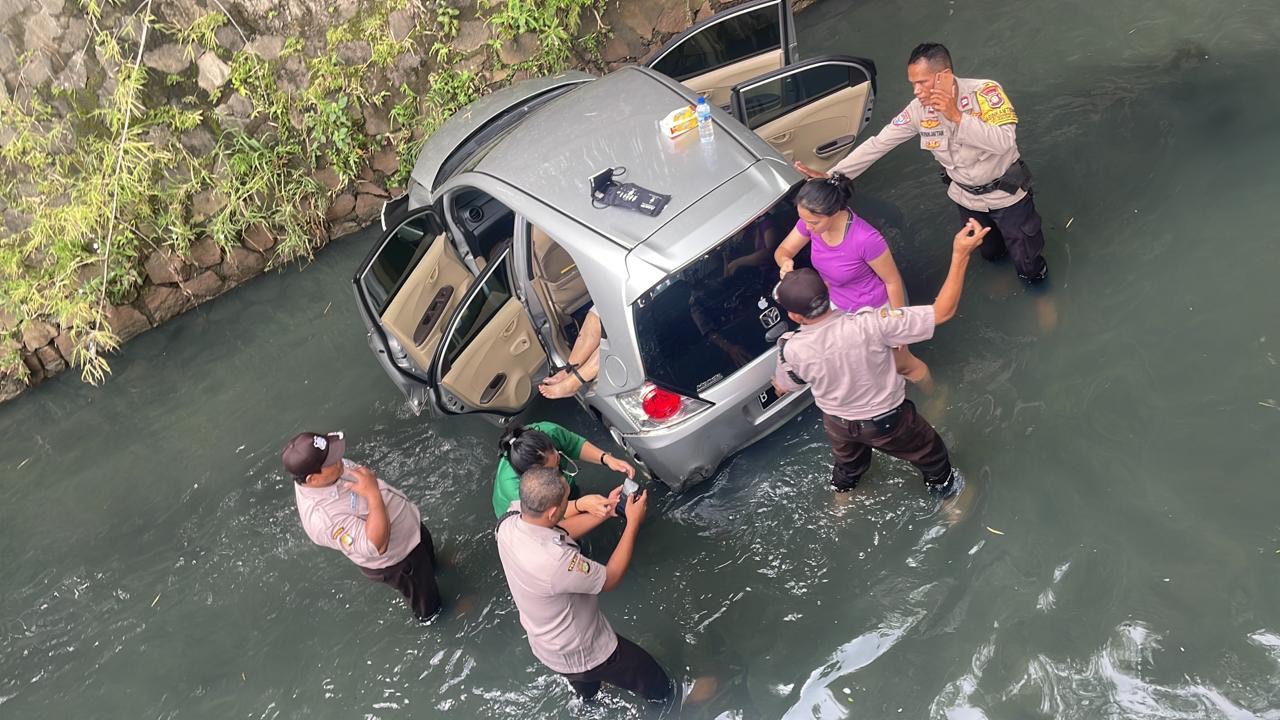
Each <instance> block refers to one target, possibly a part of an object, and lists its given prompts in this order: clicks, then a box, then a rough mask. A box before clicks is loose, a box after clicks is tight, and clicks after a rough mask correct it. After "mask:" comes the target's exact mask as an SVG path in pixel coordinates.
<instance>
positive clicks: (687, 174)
mask: <svg viewBox="0 0 1280 720" xmlns="http://www.w3.org/2000/svg"><path fill="white" fill-rule="evenodd" d="M688 104H690V99H689V96H688V94H687V91H684V92H682V91H681V89H680V86H679V85H678V84H676V83H674V82H673V81H670V80H667V79H666V78H663V77H662V76H661V75H659V74H657V73H655V72H653V71H651V70H646V69H644V68H640V67H635V66H632V67H625V68H621V69H619V70H617V71H615V72H613V73H610V74H609V75H606V76H605V77H603V78H600V79H598V80H595V81H592V82H590V83H586V84H584V85H582V86H581V87H578V88H575V89H574V90H573V91H572V92H569V93H567V94H565V95H564V96H562V97H560V98H557V99H555V100H553V101H551V102H549V103H547V105H545V106H543V107H541V108H539V109H537V110H536V111H534V112H533V113H532V114H531V115H530V116H529V117H528V118H527V119H526V120H525V121H524V122H522V123H520V124H519V125H518V126H516V127H515V128H513V129H512V130H511V131H510V132H509V133H507V134H506V135H505V136H503V137H502V138H500V139H499V140H497V141H496V142H495V143H494V144H493V145H492V146H491V147H490V148H489V149H488V150H487V151H486V152H485V154H484V156H483V157H482V158H481V159H480V160H479V162H478V164H476V165H475V168H474V169H475V171H476V172H481V173H486V174H490V175H493V176H495V177H501V178H502V179H503V180H505V181H507V182H509V183H510V184H511V185H513V186H515V187H517V188H520V189H522V190H524V191H525V192H526V193H528V194H529V195H536V196H537V197H538V198H539V199H541V200H542V201H544V202H547V203H549V204H551V205H552V206H554V207H556V208H558V209H560V210H561V211H562V212H564V213H565V214H566V215H569V216H570V217H573V218H575V219H577V220H578V221H579V222H581V223H583V224H584V225H586V226H587V227H590V228H591V229H593V230H595V231H596V232H597V233H599V234H600V235H602V236H604V237H606V238H608V239H610V240H612V241H613V242H616V243H618V244H620V245H623V246H626V247H635V246H636V245H639V244H640V243H642V242H644V241H645V240H647V239H648V238H649V237H650V236H651V235H653V234H654V233H655V232H657V231H658V230H659V229H660V228H661V227H662V226H663V225H665V224H666V223H667V222H669V221H670V220H671V219H672V218H673V217H676V216H678V215H679V214H680V213H682V212H683V211H684V210H686V209H687V208H689V207H691V206H692V205H694V204H695V203H697V202H698V201H699V200H700V199H701V198H702V197H704V196H705V195H707V194H708V193H709V192H711V191H712V190H714V189H715V188H717V187H719V186H720V185H722V184H723V183H725V182H726V181H728V180H729V179H730V178H732V177H733V176H734V175H737V174H738V173H740V172H742V171H743V170H745V169H746V168H747V167H748V166H750V165H751V164H752V163H754V162H755V161H756V160H758V159H759V157H760V156H759V155H758V154H757V152H756V150H758V146H756V147H755V148H752V147H748V146H747V145H745V144H744V143H743V142H742V141H741V140H740V139H739V138H738V137H737V136H736V135H735V134H733V133H729V132H727V131H726V132H723V133H721V135H723V137H721V136H717V137H716V142H714V143H702V142H700V141H699V139H698V134H697V133H694V132H689V133H685V134H684V135H682V136H680V137H678V138H675V139H674V140H673V139H669V138H667V137H665V136H664V135H663V134H662V131H661V129H660V128H659V127H658V120H659V119H660V118H662V117H663V116H665V115H666V114H667V113H668V112H670V111H672V110H676V109H678V108H680V107H682V106H685V105H688ZM712 112H713V117H714V118H715V119H716V120H717V121H718V122H717V125H718V126H719V127H718V128H717V129H721V128H723V127H724V125H725V122H726V121H728V120H730V119H731V118H730V117H729V115H728V114H726V113H724V112H723V111H721V110H719V109H718V108H716V109H714V110H713V111H712ZM707 145H710V147H707ZM533 147H539V148H547V149H548V150H547V152H544V153H534V152H529V148H533ZM617 167H623V168H626V174H625V175H622V176H621V177H619V178H618V181H619V182H631V183H635V184H637V185H640V186H643V187H645V188H648V189H650V190H653V191H654V192H658V193H663V194H666V195H670V196H671V201H670V202H669V203H668V205H667V207H666V208H665V209H664V210H663V211H662V213H661V214H659V215H658V216H657V217H650V216H648V215H644V214H641V213H636V212H631V211H627V210H623V209H620V208H599V207H596V206H595V205H593V203H592V198H591V192H590V184H589V182H588V181H589V179H590V178H591V176H593V175H595V174H596V173H598V172H600V171H602V170H606V169H608V168H617Z"/></svg>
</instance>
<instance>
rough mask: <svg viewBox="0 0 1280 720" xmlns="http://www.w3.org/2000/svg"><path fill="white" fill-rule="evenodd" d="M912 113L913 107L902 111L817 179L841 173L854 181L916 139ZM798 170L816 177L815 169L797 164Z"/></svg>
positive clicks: (908, 106)
mask: <svg viewBox="0 0 1280 720" xmlns="http://www.w3.org/2000/svg"><path fill="white" fill-rule="evenodd" d="M910 112H911V106H910V105H907V107H906V109H904V110H903V111H902V114H900V115H899V116H898V117H897V118H895V119H894V120H893V121H892V122H890V123H889V124H888V125H885V126H884V128H882V129H881V130H880V132H879V133H877V134H876V136H875V137H873V138H871V139H869V140H867V141H866V142H864V143H862V144H861V145H859V146H858V147H856V148H854V149H853V152H850V153H849V154H848V155H846V156H845V157H844V159H843V160H841V161H840V162H838V163H836V164H835V166H834V167H832V168H831V169H830V170H828V171H827V172H825V173H820V174H818V175H816V177H822V176H823V175H827V176H830V175H833V174H835V173H840V174H841V175H844V176H845V177H847V178H849V179H850V180H852V179H853V178H856V177H858V176H859V175H861V174H862V173H863V172H865V171H866V169H867V168H869V167H871V165H872V164H873V163H875V161H877V160H879V159H880V158H882V157H884V155H885V153H887V152H889V151H890V150H892V149H894V148H896V147H898V146H899V145H901V144H902V143H904V142H906V141H908V140H910V139H911V138H913V137H915V135H916V129H915V126H914V125H913V124H912V123H911V122H910V114H909V113H910ZM796 169H797V170H800V172H803V173H805V174H806V175H810V177H814V175H811V173H813V172H814V171H813V169H812V168H809V167H807V166H803V164H802V163H796Z"/></svg>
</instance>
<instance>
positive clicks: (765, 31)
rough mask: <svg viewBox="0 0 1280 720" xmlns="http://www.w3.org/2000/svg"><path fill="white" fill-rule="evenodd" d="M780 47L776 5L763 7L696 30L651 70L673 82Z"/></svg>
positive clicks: (780, 37)
mask: <svg viewBox="0 0 1280 720" xmlns="http://www.w3.org/2000/svg"><path fill="white" fill-rule="evenodd" d="M781 47H782V31H781V29H780V27H779V16H778V6H777V5H776V4H775V5H766V6H764V7H760V8H756V9H755V10H752V11H750V12H744V13H742V14H740V15H735V16H733V17H730V18H726V19H724V20H721V21H720V22H717V23H715V24H714V25H711V26H710V27H707V28H705V29H703V30H698V31H696V32H695V33H694V34H693V35H690V36H689V38H688V39H686V40H685V41H684V42H682V43H680V44H679V45H677V46H676V47H675V48H673V49H671V50H670V51H669V52H667V54H666V55H663V56H662V58H661V59H660V60H658V61H657V62H655V63H654V64H653V66H652V67H653V69H654V70H657V71H658V72H660V73H662V74H663V75H666V76H667V77H669V78H672V79H674V80H686V79H688V78H690V77H693V76H695V75H701V74H703V73H705V72H709V71H711V70H715V69H716V68H719V67H723V66H725V65H729V64H730V63H735V62H738V61H739V60H745V59H746V58H749V57H752V56H755V55H759V54H760V53H763V52H768V51H770V50H777V49H779V48H781Z"/></svg>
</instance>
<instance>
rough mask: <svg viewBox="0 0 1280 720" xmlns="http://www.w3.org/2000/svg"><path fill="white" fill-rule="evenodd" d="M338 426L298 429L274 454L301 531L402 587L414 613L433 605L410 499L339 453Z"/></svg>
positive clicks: (432, 585) (421, 616)
mask: <svg viewBox="0 0 1280 720" xmlns="http://www.w3.org/2000/svg"><path fill="white" fill-rule="evenodd" d="M345 451H346V440H345V438H344V437H343V435H342V433H340V432H338V433H328V434H324V435H321V434H319V433H312V432H304V433H299V434H297V435H295V436H294V438H293V439H292V440H290V441H289V444H288V445H287V446H285V449H284V453H283V454H282V455H281V460H282V461H283V462H284V467H285V470H287V471H288V472H289V474H290V475H292V476H293V480H294V488H293V490H294V499H295V500H296V501H297V503H298V516H299V517H300V518H301V519H302V528H303V530H305V531H306V533H307V537H309V538H311V541H312V542H314V543H315V544H317V545H319V546H321V547H327V548H332V549H334V550H337V551H339V552H341V553H342V554H343V555H346V556H347V558H348V559H349V560H351V562H353V563H355V564H356V566H357V567H359V568H360V572H362V573H364V576H365V577H367V578H369V579H370V580H372V581H374V582H380V583H383V584H386V585H390V586H391V587H393V588H395V589H396V590H398V591H400V594H401V595H404V597H405V600H406V601H407V602H408V604H409V609H410V610H412V611H413V615H414V617H416V618H417V619H418V620H419V621H422V620H427V619H430V618H431V616H432V615H434V614H436V612H437V611H438V610H439V609H440V590H439V588H438V587H437V586H436V577H435V564H436V551H435V546H434V545H433V544H432V542H431V533H430V532H428V531H427V526H426V525H423V524H422V515H421V514H420V513H419V512H418V507H417V506H416V505H414V504H413V503H412V502H410V501H409V498H407V497H405V494H404V493H402V492H400V491H399V490H397V489H395V488H393V487H391V486H390V485H388V484H386V483H385V482H383V481H381V480H379V479H378V477H377V476H376V475H375V474H374V472H373V471H372V470H370V469H369V468H367V467H364V466H362V465H357V464H356V463H353V462H351V461H350V460H346V459H345V458H343V453H344V452H345Z"/></svg>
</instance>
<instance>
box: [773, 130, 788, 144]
mask: <svg viewBox="0 0 1280 720" xmlns="http://www.w3.org/2000/svg"><path fill="white" fill-rule="evenodd" d="M790 141H791V131H790V130H788V131H786V132H784V133H781V134H778V135H774V136H773V137H771V138H769V142H770V143H784V142H790Z"/></svg>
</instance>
